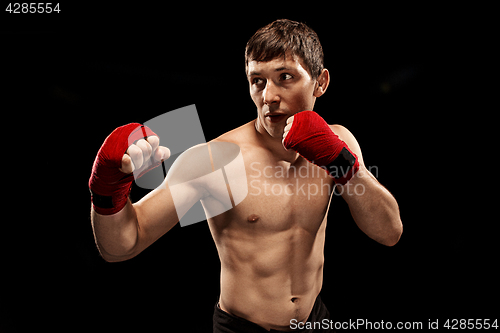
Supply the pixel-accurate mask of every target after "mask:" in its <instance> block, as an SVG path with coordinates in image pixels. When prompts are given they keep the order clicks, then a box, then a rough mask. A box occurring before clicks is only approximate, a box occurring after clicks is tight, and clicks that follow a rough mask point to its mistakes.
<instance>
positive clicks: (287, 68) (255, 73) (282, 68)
mask: <svg viewBox="0 0 500 333" xmlns="http://www.w3.org/2000/svg"><path fill="white" fill-rule="evenodd" d="M286 70H291V68H289V67H279V68H275V69H274V71H275V72H281V71H286ZM252 75H260V72H255V71H252V72H250V73H248V76H252Z"/></svg>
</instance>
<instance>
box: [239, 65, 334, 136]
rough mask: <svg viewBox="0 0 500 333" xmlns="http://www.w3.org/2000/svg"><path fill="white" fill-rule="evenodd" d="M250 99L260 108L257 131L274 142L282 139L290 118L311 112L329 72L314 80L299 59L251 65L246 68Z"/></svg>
mask: <svg viewBox="0 0 500 333" xmlns="http://www.w3.org/2000/svg"><path fill="white" fill-rule="evenodd" d="M247 78H248V82H249V85H250V96H251V97H252V100H253V102H254V103H255V105H256V106H257V122H256V128H257V130H258V131H259V132H261V133H263V131H266V132H267V133H269V135H270V136H271V137H273V138H279V139H280V140H281V137H282V135H283V129H284V128H285V125H286V120H287V118H288V117H290V116H293V115H294V114H296V113H297V112H300V111H304V110H312V109H313V107H314V102H315V101H316V97H319V96H321V95H322V94H323V93H324V91H325V90H326V87H327V85H328V81H329V77H328V70H326V69H324V70H323V72H322V73H321V75H320V76H319V77H318V79H317V80H313V79H312V78H311V75H310V74H309V72H308V71H307V70H306V69H305V68H304V65H303V62H302V60H301V59H299V58H298V57H292V56H287V57H286V60H285V59H283V58H282V57H280V58H275V59H273V60H271V61H267V62H257V61H250V62H249V63H248V68H247Z"/></svg>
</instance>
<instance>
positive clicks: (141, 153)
mask: <svg viewBox="0 0 500 333" xmlns="http://www.w3.org/2000/svg"><path fill="white" fill-rule="evenodd" d="M169 157H170V149H168V148H167V147H163V146H160V139H159V138H158V137H157V136H155V135H152V136H148V137H147V139H146V140H145V139H140V140H138V141H137V142H136V143H133V144H131V145H130V146H129V147H128V149H127V152H126V153H125V154H123V157H122V164H121V166H120V168H119V170H120V171H121V172H123V173H126V174H129V173H132V172H134V170H137V171H138V172H139V173H142V171H143V170H141V168H143V167H144V168H145V167H147V163H145V162H146V161H149V160H150V159H151V158H152V159H153V161H155V162H158V161H160V162H161V161H164V160H166V159H168V158H169Z"/></svg>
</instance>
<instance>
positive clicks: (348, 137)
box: [328, 124, 363, 163]
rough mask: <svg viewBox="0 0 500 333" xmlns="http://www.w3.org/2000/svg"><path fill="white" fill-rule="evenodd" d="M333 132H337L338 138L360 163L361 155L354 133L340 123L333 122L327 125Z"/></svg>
mask: <svg viewBox="0 0 500 333" xmlns="http://www.w3.org/2000/svg"><path fill="white" fill-rule="evenodd" d="M328 126H330V129H331V130H332V132H333V133H335V134H337V135H338V137H339V139H340V140H342V141H344V142H345V143H346V144H347V146H348V147H349V149H350V150H352V152H353V153H355V154H356V156H358V158H359V160H360V163H361V161H362V160H363V155H362V154H361V147H360V146H359V143H358V141H357V140H356V138H355V137H354V135H353V134H352V133H351V131H349V130H348V129H347V128H345V127H344V126H342V125H338V124H334V125H328Z"/></svg>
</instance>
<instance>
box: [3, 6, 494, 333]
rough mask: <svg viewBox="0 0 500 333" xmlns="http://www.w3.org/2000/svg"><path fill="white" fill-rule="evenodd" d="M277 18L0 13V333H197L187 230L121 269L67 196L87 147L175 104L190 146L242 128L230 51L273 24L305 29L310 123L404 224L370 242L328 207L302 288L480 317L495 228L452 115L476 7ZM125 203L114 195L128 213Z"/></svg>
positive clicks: (341, 311)
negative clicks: (320, 274) (190, 125)
mask: <svg viewBox="0 0 500 333" xmlns="http://www.w3.org/2000/svg"><path fill="white" fill-rule="evenodd" d="M288 5H290V4H288ZM288 5H286V4H285V3H282V4H281V5H280V6H279V7H278V9H276V8H270V7H269V6H268V5H266V4H253V3H252V4H246V5H244V6H243V5H236V4H235V5H234V8H227V6H222V5H221V6H218V5H216V4H214V3H211V4H208V3H207V4H204V5H197V4H194V3H193V4H190V5H187V6H179V7H177V6H174V4H171V5H170V8H168V6H160V7H158V4H156V5H154V4H144V3H136V4H133V5H124V4H117V5H116V6H110V5H108V6H106V7H103V5H102V4H97V3H96V4H83V3H81V4H75V3H73V4H61V5H60V9H61V13H59V14H8V13H6V12H3V13H2V17H1V19H2V34H1V35H0V37H1V39H2V43H1V44H2V52H1V58H2V68H1V71H2V73H3V75H2V81H3V83H4V88H2V91H1V93H2V100H3V101H4V103H2V104H3V106H2V110H3V111H4V112H3V114H4V115H5V117H4V122H3V123H2V124H3V125H4V126H5V127H4V128H6V130H5V131H4V139H3V152H2V154H3V156H4V157H3V158H2V160H3V162H2V164H3V165H2V169H3V170H4V172H3V174H4V175H5V176H7V177H4V179H5V180H6V181H9V180H10V181H11V182H10V184H11V185H8V184H9V183H8V182H4V184H5V185H4V187H5V188H6V189H5V191H6V193H9V195H10V196H9V199H7V201H5V203H4V207H5V208H4V216H5V218H4V219H3V220H4V223H5V228H4V232H3V233H2V235H3V237H2V239H3V240H4V241H3V242H2V245H4V246H5V250H4V251H3V252H2V253H3V256H4V267H5V270H2V271H3V272H2V275H3V276H4V277H5V278H6V280H5V281H6V282H5V285H4V286H3V288H2V296H5V297H2V307H3V309H2V312H1V314H0V316H1V319H2V320H1V324H0V329H3V330H4V331H6V332H18V331H26V330H27V329H28V328H29V329H31V330H32V329H33V328H34V327H35V328H37V329H42V328H43V329H49V330H51V331H73V330H74V329H85V330H87V329H88V330H90V329H92V331H118V329H122V330H125V331H138V332H150V331H165V332H169V331H189V332H210V331H211V324H212V322H211V316H212V313H213V306H214V304H215V303H216V301H217V299H218V295H219V271H220V262H219V259H218V256H217V251H216V249H215V245H214V243H213V240H212V239H211V235H210V233H209V230H208V226H207V224H206V223H198V224H195V225H192V226H189V227H186V228H181V227H180V226H176V227H174V228H173V229H172V230H171V231H170V232H169V233H168V234H166V235H165V236H163V237H162V238H161V239H160V240H158V241H157V242H156V243H155V244H153V245H152V246H150V247H149V248H148V249H147V250H145V251H144V252H143V253H141V254H140V255H139V256H138V257H136V258H134V259H131V260H129V261H126V262H123V263H112V264H110V263H106V262H104V260H102V259H101V258H100V257H99V254H98V252H97V249H96V247H95V244H94V240H93V235H92V228H91V225H90V218H89V212H90V197H89V192H88V187H87V182H88V178H89V176H90V171H91V168H92V163H93V160H94V158H95V155H96V153H97V151H98V149H99V147H100V145H101V144H102V141H103V140H104V138H105V137H106V136H107V135H108V134H109V133H110V132H111V131H112V130H113V129H114V128H116V127H118V126H121V125H123V124H126V123H129V122H145V121H147V120H149V119H151V118H153V117H155V116H157V115H160V114H162V113H165V112H167V111H170V110H174V109H176V108H179V107H183V106H186V105H189V104H193V103H194V104H196V107H197V110H198V114H199V116H200V119H201V123H202V126H203V129H204V133H205V137H206V139H207V141H208V140H211V139H214V138H215V137H217V136H219V135H221V134H223V133H224V132H226V131H228V130H231V129H233V128H235V127H237V126H240V125H242V124H244V123H246V122H248V121H250V120H252V119H254V117H255V115H256V113H255V112H256V111H255V106H254V105H253V103H252V101H251V99H250V98H249V93H248V86H247V82H246V78H245V75H244V47H245V44H246V41H247V40H248V39H249V38H250V37H251V36H252V34H253V33H254V32H255V31H256V30H257V29H258V28H260V27H261V26H263V25H265V24H267V23H269V22H271V21H273V20H275V19H278V18H289V19H293V20H298V21H302V22H305V23H306V24H308V25H309V26H311V27H312V28H313V29H314V30H315V31H316V32H317V33H318V35H319V38H320V40H321V42H322V45H323V48H324V52H325V66H326V67H327V68H328V69H329V70H330V73H331V83H330V87H329V88H328V92H327V94H326V95H324V96H323V97H321V98H320V99H318V100H317V102H316V106H315V110H316V111H318V112H319V113H320V114H321V115H322V116H323V117H324V118H325V119H326V121H327V122H328V123H338V124H342V125H344V126H346V127H347V128H348V129H349V130H350V131H351V132H352V133H353V134H354V135H355V136H356V138H357V140H358V142H359V143H360V145H361V148H362V151H363V155H364V160H365V163H366V164H367V165H369V166H376V167H377V168H378V179H379V181H380V182H381V183H382V184H383V185H384V186H386V187H387V188H388V189H389V190H390V191H391V192H392V193H393V194H394V196H395V197H396V199H397V200H398V203H399V206H400V210H401V218H402V221H403V224H404V233H403V236H402V238H401V240H400V242H399V243H398V244H397V245H396V246H394V247H391V248H387V247H385V246H383V245H379V244H377V243H376V242H374V241H372V240H371V239H369V238H368V237H367V236H366V235H364V234H363V233H362V232H361V231H360V230H359V229H358V228H357V227H356V225H355V223H354V222H353V220H352V218H351V216H350V213H349V209H348V207H347V205H346V204H345V202H344V201H343V200H342V199H341V198H337V197H334V198H333V201H332V205H331V208H330V212H329V224H328V227H327V236H326V246H325V271H324V285H323V290H322V293H321V295H322V298H323V301H324V302H325V303H326V305H327V306H328V308H329V310H330V312H331V313H332V317H333V319H334V320H336V321H345V320H349V319H352V320H356V319H358V318H365V319H370V320H373V321H375V320H376V321H380V320H384V321H393V322H394V323H395V322H396V321H403V320H412V321H422V322H423V323H424V327H426V325H427V323H428V320H429V319H430V320H435V319H437V318H440V320H441V323H444V319H446V318H494V317H495V316H496V317H498V311H495V304H496V303H497V300H498V287H497V285H496V284H497V281H498V273H497V271H498V270H496V269H495V268H496V266H497V264H495V262H497V261H498V259H497V257H498V246H496V244H494V243H493V234H494V231H493V225H494V224H495V222H494V220H493V219H492V218H491V217H488V216H487V215H486V214H485V213H484V209H483V207H484V206H485V201H486V200H488V198H490V199H491V197H489V196H488V195H486V194H484V193H483V192H481V191H477V188H476V187H475V184H476V182H478V181H479V180H480V178H479V175H478V174H477V172H478V168H479V169H480V168H481V164H480V163H479V162H478V158H479V157H478V156H479V155H480V154H479V153H478V152H477V150H474V147H476V148H477V146H481V141H478V140H477V139H474V138H470V137H469V138H464V136H466V135H471V134H470V133H471V132H472V131H473V130H477V129H478V127H479V128H482V127H481V126H483V124H484V126H486V123H487V121H486V120H485V119H484V118H481V117H478V116H477V115H478V114H477V113H476V112H477V111H480V110H478V108H477V107H476V108H471V107H470V106H471V105H472V104H473V103H474V100H475V99H476V90H475V89H476V88H477V86H478V85H479V84H480V83H481V82H478V80H477V79H471V77H472V75H473V74H475V73H476V72H480V70H479V69H478V67H479V66H480V65H481V63H482V60H483V59H482V54H485V53H488V52H487V51H485V50H484V49H483V47H484V44H482V42H481V41H480V40H479V39H478V38H477V37H478V36H479V35H481V32H482V31H485V30H488V24H489V23H488V20H486V19H484V20H483V19H482V15H483V14H485V12H487V9H478V8H475V9H474V11H472V10H470V8H436V7H423V6H421V7H418V6H412V5H406V6H404V7H401V6H400V7H374V8H365V7H362V6H361V5H359V6H356V5H354V6H352V7H351V8H340V7H339V6H338V5H333V6H332V5H329V6H326V8H322V7H321V6H320V5H318V4H307V5H308V6H304V7H303V8H300V7H296V8H287V6H288ZM325 5H326V4H325ZM2 10H4V9H3V8H2ZM5 83H6V84H5ZM164 144H166V145H167V146H168V143H164ZM145 193H147V192H146V191H144V190H142V189H140V188H137V187H135V186H134V188H133V191H132V200H133V201H137V200H139V199H140V198H141V197H142V196H143V195H144V194H145ZM476 199H477V200H476ZM483 215H484V216H483ZM8 216H12V217H10V218H9V217H8ZM494 259H496V260H494ZM179 323H180V324H182V325H185V326H184V328H183V329H179Z"/></svg>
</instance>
